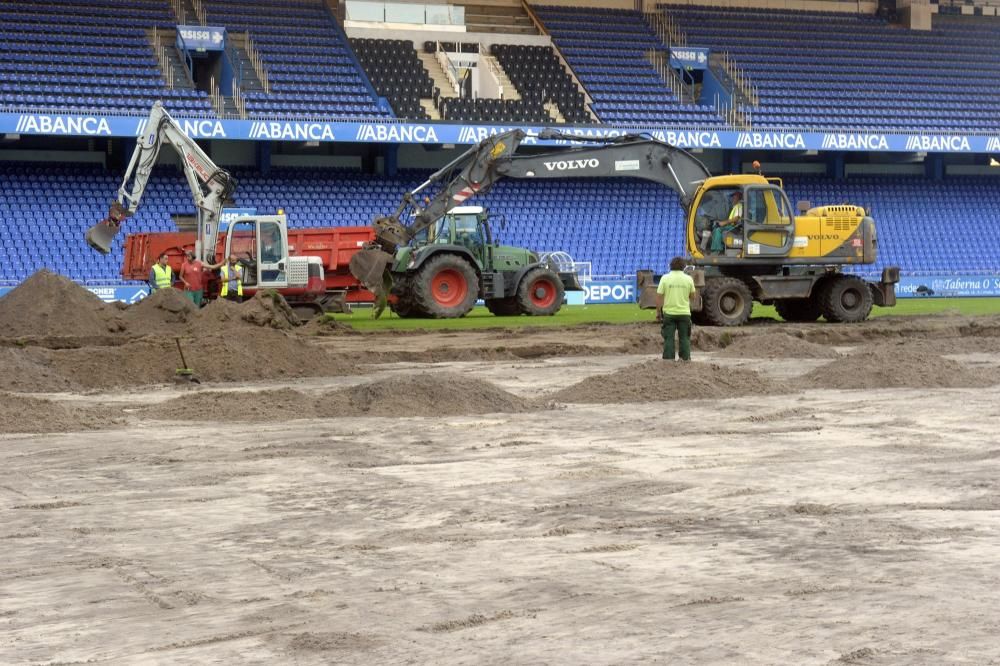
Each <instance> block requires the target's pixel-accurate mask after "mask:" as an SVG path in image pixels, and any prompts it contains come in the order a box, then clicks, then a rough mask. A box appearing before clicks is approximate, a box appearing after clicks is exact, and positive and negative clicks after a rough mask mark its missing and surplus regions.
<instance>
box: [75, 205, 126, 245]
mask: <svg viewBox="0 0 1000 666" xmlns="http://www.w3.org/2000/svg"><path fill="white" fill-rule="evenodd" d="M128 215H129V213H128V210H127V209H126V208H125V207H124V206H122V205H121V204H120V203H118V202H117V201H115V202H113V203H112V204H111V208H110V209H109V210H108V216H107V217H106V218H104V219H103V220H101V221H100V222H98V223H97V224H95V225H94V226H92V227H91V228H89V229H87V233H86V235H85V236H84V238H86V239H87V245H89V246H90V247H92V248H94V249H95V250H97V251H98V252H100V253H102V254H110V252H111V243H112V241H114V239H115V236H116V235H117V234H118V230H119V229H120V228H121V226H122V220H124V219H125V218H126V217H128Z"/></svg>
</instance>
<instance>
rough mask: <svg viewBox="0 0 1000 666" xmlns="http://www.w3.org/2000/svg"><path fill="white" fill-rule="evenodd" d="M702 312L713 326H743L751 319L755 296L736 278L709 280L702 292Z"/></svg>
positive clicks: (706, 281)
mask: <svg viewBox="0 0 1000 666" xmlns="http://www.w3.org/2000/svg"><path fill="white" fill-rule="evenodd" d="M701 299H702V300H701V302H702V306H701V312H702V315H703V316H704V317H705V319H706V320H708V323H710V324H712V325H713V326H742V325H743V324H745V323H747V321H748V320H749V319H750V311H751V310H752V309H753V296H752V295H751V294H750V288H749V287H747V286H746V284H745V283H744V282H743V281H742V280H737V279H736V278H709V279H708V280H705V288H704V289H703V290H702V292H701Z"/></svg>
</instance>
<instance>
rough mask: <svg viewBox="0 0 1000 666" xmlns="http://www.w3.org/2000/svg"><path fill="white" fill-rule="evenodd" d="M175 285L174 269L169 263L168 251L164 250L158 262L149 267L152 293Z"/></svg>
mask: <svg viewBox="0 0 1000 666" xmlns="http://www.w3.org/2000/svg"><path fill="white" fill-rule="evenodd" d="M173 285H174V271H173V269H172V268H170V266H169V265H168V264H167V253H166V252H164V253H163V254H161V255H160V256H159V257H157V259H156V263H155V264H153V267H152V268H150V269H149V289H150V293H152V292H154V291H159V290H160V289H170V288H171V287H172V286H173Z"/></svg>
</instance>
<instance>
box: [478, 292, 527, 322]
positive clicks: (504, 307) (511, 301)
mask: <svg viewBox="0 0 1000 666" xmlns="http://www.w3.org/2000/svg"><path fill="white" fill-rule="evenodd" d="M486 309H487V310H489V311H490V312H492V313H493V314H495V315H496V316H498V317H516V316H517V315H519V314H521V306H520V305H518V304H517V298H515V297H513V296H511V297H509V298H487V299H486Z"/></svg>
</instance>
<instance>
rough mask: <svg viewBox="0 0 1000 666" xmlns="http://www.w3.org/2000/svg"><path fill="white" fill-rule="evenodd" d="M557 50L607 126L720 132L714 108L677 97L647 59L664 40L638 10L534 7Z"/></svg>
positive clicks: (723, 124) (720, 124) (723, 126)
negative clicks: (646, 125) (704, 129)
mask: <svg viewBox="0 0 1000 666" xmlns="http://www.w3.org/2000/svg"><path fill="white" fill-rule="evenodd" d="M533 11H534V12H535V14H536V15H537V16H538V18H539V19H540V20H541V21H542V23H543V24H544V27H545V30H546V31H547V32H548V33H549V35H550V36H551V37H552V40H553V42H554V43H555V45H556V46H557V47H558V49H559V51H560V52H561V53H562V55H563V56H564V57H565V58H566V61H567V63H568V64H569V66H570V67H571V68H572V70H573V71H574V72H575V75H576V76H577V77H578V79H579V81H580V83H581V84H582V85H583V87H584V88H585V89H586V90H587V92H588V93H589V95H590V97H591V98H592V99H593V103H592V104H591V105H590V108H591V109H592V110H593V111H594V113H595V114H596V115H597V116H598V118H599V119H600V120H601V121H603V122H605V123H611V124H624V125H640V124H650V125H660V126H664V125H665V126H672V127H692V128H694V127H699V128H706V129H723V128H725V127H726V124H725V121H724V120H723V118H722V117H721V116H720V115H719V114H718V113H717V112H716V110H715V109H714V108H713V107H712V106H707V105H699V104H696V103H691V102H685V101H682V100H680V99H678V97H677V95H676V94H674V93H673V92H672V91H671V89H670V88H669V87H668V86H667V84H665V83H664V81H663V79H662V78H661V77H660V75H659V74H658V73H657V69H656V67H654V65H653V64H652V63H650V62H649V61H648V60H647V59H646V53H647V52H648V51H652V50H659V51H662V50H663V48H664V44H663V42H662V41H661V40H660V38H659V37H658V36H657V35H656V33H655V32H654V30H653V28H652V27H651V26H650V25H649V24H647V23H646V21H645V20H644V18H643V15H642V13H641V12H638V11H633V10H619V9H588V8H579V7H573V8H566V7H546V6H539V7H534V9H533Z"/></svg>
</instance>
